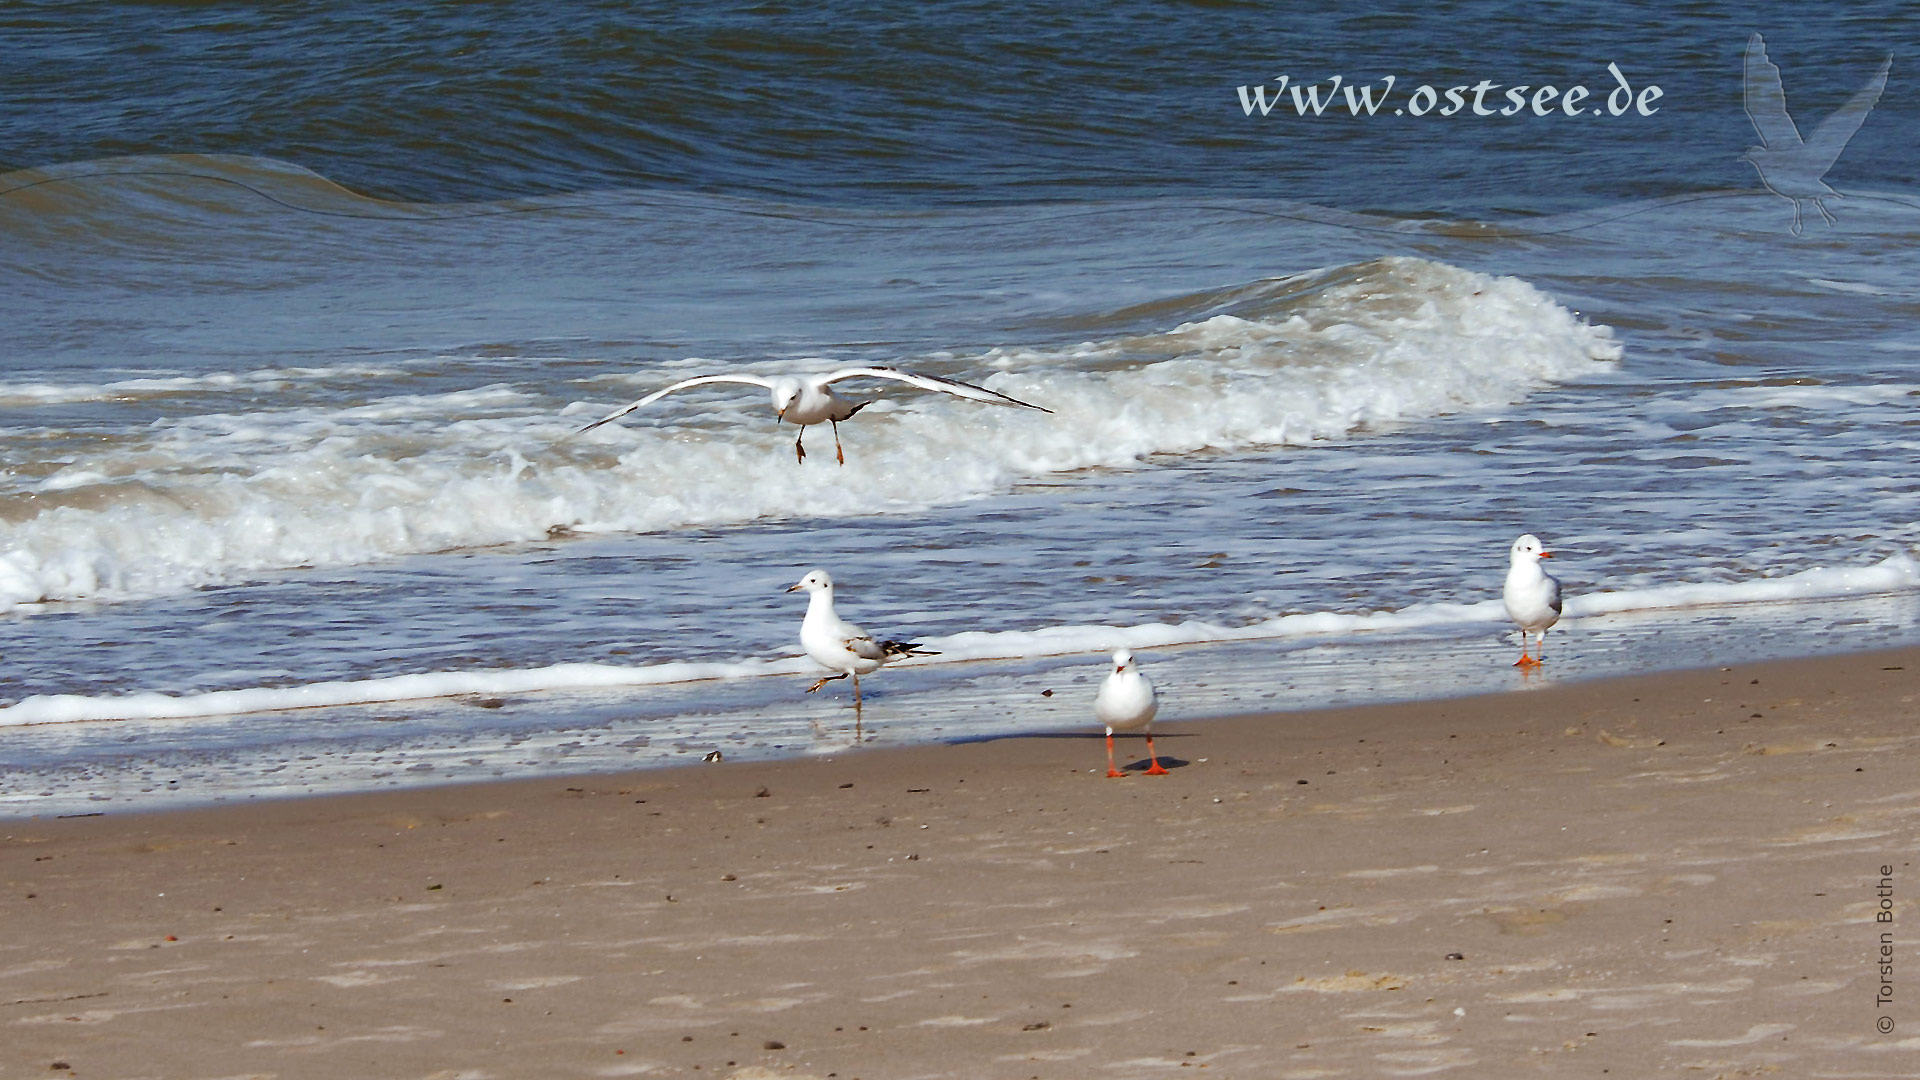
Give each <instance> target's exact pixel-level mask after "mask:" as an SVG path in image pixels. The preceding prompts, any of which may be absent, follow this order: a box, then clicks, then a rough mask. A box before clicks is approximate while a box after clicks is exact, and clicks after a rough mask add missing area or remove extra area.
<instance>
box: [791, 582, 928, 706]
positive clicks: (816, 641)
mask: <svg viewBox="0 0 1920 1080" xmlns="http://www.w3.org/2000/svg"><path fill="white" fill-rule="evenodd" d="M801 589H805V590H806V591H807V592H808V593H809V594H810V595H809V597H808V599H807V617H806V618H805V619H803V620H801V622H800V647H801V648H803V649H805V650H806V651H807V655H808V656H811V657H813V660H814V663H817V664H819V665H820V666H821V667H823V668H826V669H827V670H829V671H837V672H839V674H838V675H828V676H826V677H824V678H822V679H820V680H819V681H818V682H816V683H814V684H813V685H812V686H809V687H807V693H809V694H811V693H813V692H814V691H815V690H818V689H820V688H821V687H823V686H825V685H827V684H828V683H830V682H832V681H834V680H835V679H845V678H848V677H851V678H852V679H853V707H854V709H855V710H858V709H859V708H860V676H862V675H871V674H873V673H874V672H875V671H878V670H880V666H881V665H882V664H886V663H890V662H892V661H894V660H898V659H900V658H901V657H903V656H938V655H940V654H939V653H936V652H932V651H931V650H928V649H923V648H921V647H920V645H919V644H918V643H917V642H911V641H875V640H873V635H871V634H869V633H867V632H866V631H865V630H862V629H860V628H859V627H857V626H855V625H853V624H852V623H850V622H848V621H847V620H845V619H843V618H841V617H840V613H839V612H837V611H835V610H834V609H833V579H832V578H830V577H828V576H827V572H826V571H825V570H810V571H808V572H807V576H806V577H803V578H801V579H800V580H799V581H797V582H795V583H794V584H792V585H790V586H788V587H787V591H788V592H798V591H799V590H801Z"/></svg>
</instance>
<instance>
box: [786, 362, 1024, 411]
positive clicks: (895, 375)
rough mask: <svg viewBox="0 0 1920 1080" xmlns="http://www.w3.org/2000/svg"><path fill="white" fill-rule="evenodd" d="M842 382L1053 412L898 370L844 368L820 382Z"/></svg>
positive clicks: (967, 385)
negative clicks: (902, 386)
mask: <svg viewBox="0 0 1920 1080" xmlns="http://www.w3.org/2000/svg"><path fill="white" fill-rule="evenodd" d="M842 379H892V380H893V381H894V382H903V383H906V384H907V385H908V386H917V387H919V388H920V389H922V390H936V391H939V392H940V393H942V394H952V395H953V396H954V397H963V398H966V399H967V400H968V401H984V402H986V403H987V404H989V405H1012V406H1017V407H1019V408H1022V409H1038V410H1039V411H1041V412H1043V413H1051V412H1052V411H1053V410H1052V409H1042V408H1040V406H1038V405H1035V404H1033V403H1032V402H1027V401H1021V400H1020V399H1019V398H1010V397H1008V396H1007V395H1005V394H1001V393H996V392H994V391H992V390H989V389H987V388H986V387H984V386H975V385H973V384H972V383H963V382H956V381H954V380H953V379H943V378H941V377H940V376H938V375H922V374H920V373H918V372H913V371H901V370H900V369H899V368H890V367H863V368H843V369H841V370H839V371H836V372H834V373H833V374H831V375H829V376H827V377H826V378H824V379H821V380H820V382H821V384H822V385H825V384H827V383H833V382H839V381H840V380H842Z"/></svg>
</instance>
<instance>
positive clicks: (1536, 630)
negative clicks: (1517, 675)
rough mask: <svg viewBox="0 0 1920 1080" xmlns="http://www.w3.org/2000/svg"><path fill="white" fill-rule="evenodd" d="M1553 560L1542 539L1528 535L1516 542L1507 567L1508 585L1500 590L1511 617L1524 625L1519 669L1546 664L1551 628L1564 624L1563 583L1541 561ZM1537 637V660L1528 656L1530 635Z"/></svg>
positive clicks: (1521, 626) (1521, 632)
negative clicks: (1561, 595) (1562, 605)
mask: <svg viewBox="0 0 1920 1080" xmlns="http://www.w3.org/2000/svg"><path fill="white" fill-rule="evenodd" d="M1551 558H1553V552H1551V551H1547V550H1545V549H1544V548H1542V547H1541V546H1540V538H1539V537H1537V536H1535V535H1533V534H1532V533H1527V534H1525V535H1523V536H1521V537H1520V539H1518V540H1515V541H1514V542H1513V552H1512V555H1511V558H1510V561H1509V562H1508V565H1507V583H1506V586H1505V587H1504V588H1502V589H1501V590H1500V598H1501V599H1502V600H1504V601H1505V602H1506V605H1507V616H1508V618H1511V619H1512V620H1513V621H1514V622H1516V623H1519V624H1520V659H1518V660H1515V661H1514V662H1513V666H1514V667H1517V668H1530V667H1534V666H1536V665H1538V664H1541V663H1543V662H1544V661H1545V660H1546V650H1547V628H1548V627H1550V626H1552V625H1553V624H1554V623H1557V622H1559V621H1560V581H1559V579H1558V578H1555V577H1554V576H1553V575H1552V574H1549V573H1547V572H1546V570H1544V569H1542V568H1541V566H1540V560H1541V559H1551ZM1528 634H1533V635H1536V636H1537V637H1538V639H1539V648H1538V649H1537V650H1536V652H1537V653H1538V654H1539V655H1538V656H1537V657H1536V656H1529V655H1527V635H1528Z"/></svg>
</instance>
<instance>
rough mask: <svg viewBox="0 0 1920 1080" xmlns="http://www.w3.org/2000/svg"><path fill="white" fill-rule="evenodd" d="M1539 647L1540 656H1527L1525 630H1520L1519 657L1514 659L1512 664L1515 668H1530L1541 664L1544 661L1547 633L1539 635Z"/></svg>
mask: <svg viewBox="0 0 1920 1080" xmlns="http://www.w3.org/2000/svg"><path fill="white" fill-rule="evenodd" d="M1539 648H1540V652H1541V654H1542V655H1541V656H1540V657H1538V658H1536V657H1533V656H1529V655H1528V654H1527V632H1526V631H1525V630H1522V631H1520V659H1518V660H1515V661H1514V662H1513V666H1514V667H1517V668H1531V667H1539V666H1540V665H1541V664H1544V663H1546V662H1547V661H1546V657H1545V653H1546V651H1547V635H1545V634H1541V635H1540V645H1539Z"/></svg>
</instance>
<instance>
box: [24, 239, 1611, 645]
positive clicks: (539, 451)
mask: <svg viewBox="0 0 1920 1080" xmlns="http://www.w3.org/2000/svg"><path fill="white" fill-rule="evenodd" d="M1324 277H1325V279H1327V280H1330V281H1331V283H1330V284H1328V285H1326V287H1324V288H1321V289H1320V290H1319V291H1318V292H1315V293H1313V294H1311V295H1308V296H1305V297H1292V298H1283V299H1279V300H1273V301H1271V302H1270V303H1269V304H1268V307H1269V308H1271V309H1273V310H1270V311H1268V310H1262V311H1253V312H1252V313H1251V314H1245V315H1243V314H1215V313H1212V312H1215V311H1218V310H1219V307H1220V305H1217V304H1215V305H1211V306H1204V305H1203V306H1201V308H1200V310H1198V311H1196V312H1195V313H1194V314H1196V315H1204V316H1206V317H1199V318H1196V319H1195V320H1194V321H1191V322H1187V323H1184V324H1181V325H1178V326H1176V327H1174V328H1173V329H1171V330H1168V331H1165V332H1157V333H1152V334H1145V335H1123V336H1118V337H1112V338H1107V339H1103V340H1098V341H1089V342H1086V343H1083V344H1079V345H1075V346H1070V347H1065V348H1033V347H1005V348H1000V349H995V350H993V351H991V352H990V353H988V354H986V355H984V356H973V357H958V358H953V357H938V356H936V357H927V358H920V359H924V360H926V361H927V363H928V364H930V365H934V366H936V367H939V368H940V370H941V371H942V373H948V374H955V375H958V376H960V377H963V378H975V379H978V378H980V376H979V374H978V372H979V370H980V369H981V368H983V367H984V368H989V369H991V368H999V369H1002V370H1000V371H997V372H994V373H993V374H991V375H989V376H987V377H986V380H985V381H986V382H987V383H988V384H989V385H991V386H993V387H994V388H995V389H998V390H1000V391H1002V392H1005V393H1009V394H1012V395H1014V396H1017V397H1020V398H1023V399H1025V400H1030V401H1035V402H1040V403H1043V404H1045V405H1046V406H1048V407H1049V408H1051V409H1052V410H1053V411H1054V414H1053V415H1051V416H1047V415H1043V414H1040V413H1033V412H1029V411H1027V410H1011V409H993V408H983V407H980V406H976V405H973V404H970V403H964V402H955V401H952V400H949V399H945V398H937V399H936V398H933V397H931V396H928V395H920V396H917V397H916V396H914V395H913V394H911V392H908V393H903V394H899V395H898V396H897V397H895V398H893V399H892V400H883V401H880V402H878V403H876V404H875V405H874V406H873V407H872V408H870V409H868V410H867V411H866V412H864V413H863V414H862V415H861V416H860V417H859V418H858V419H857V420H856V421H855V422H853V423H852V424H849V425H846V426H845V428H844V430H843V431H842V437H843V438H844V440H845V441H846V442H847V444H848V446H847V454H848V461H847V464H846V466H845V467H844V468H841V467H837V466H834V465H832V464H831V463H830V462H828V461H825V460H823V459H824V458H825V457H826V455H824V454H821V453H818V452H817V451H816V455H815V457H814V458H812V459H811V460H809V462H808V463H807V464H806V465H805V466H798V465H796V464H795V463H794V461H793V457H792V454H791V451H790V450H789V449H788V448H787V443H788V442H789V440H790V439H791V438H792V436H793V434H794V430H793V429H792V428H790V427H781V426H778V425H776V424H775V423H773V422H772V419H771V417H769V416H767V415H766V412H765V408H764V395H763V394H758V393H752V392H745V391H743V390H742V388H739V387H719V388H713V389H712V390H711V392H708V391H705V390H696V391H690V392H686V393H683V394H678V395H675V396H674V397H673V398H670V399H668V400H666V401H663V402H661V403H660V404H659V405H657V406H654V407H650V408H649V410H647V411H646V414H645V415H642V414H635V415H633V416H631V417H629V418H627V420H625V421H623V422H622V423H621V424H620V425H609V426H607V427H604V428H600V429H596V430H595V431H594V432H592V433H591V434H589V435H586V436H582V437H580V438H578V439H571V440H568V439H564V436H566V435H567V434H568V432H569V431H570V430H571V429H572V428H574V427H577V426H578V419H579V417H580V416H581V415H591V414H594V413H598V412H600V411H602V410H603V409H605V408H606V407H607V405H608V404H609V403H608V402H604V401H594V402H591V403H586V402H581V403H576V404H575V405H574V406H573V407H572V408H570V409H567V410H560V409H556V408H553V407H552V406H551V405H550V404H549V403H547V402H546V401H545V400H542V399H540V398H539V397H537V396H535V395H531V394H529V393H527V392H525V391H523V390H521V389H518V388H516V387H513V386H508V385H504V384H497V385H493V386H483V387H479V388H476V389H472V390H467V391H462V392H458V393H442V394H392V395H389V396H385V397H377V398H375V399H373V400H361V401H357V402H353V403H351V404H347V403H343V404H341V405H340V406H338V407H331V408H330V407H323V406H304V407H298V408H282V409H278V410H274V411H268V412H255V413H222V414H200V415H189V416H183V417H178V418H169V419H164V420H161V421H158V422H156V423H154V424H152V425H151V426H150V427H140V428H136V429H133V430H130V431H126V432H122V433H121V434H120V435H118V436H116V437H115V438H114V439H113V440H112V441H110V442H108V443H106V444H104V445H102V446H100V447H99V448H98V449H97V450H90V451H89V453H88V455H87V456H86V457H85V458H84V459H75V460H71V461H68V462H66V463H65V465H64V467H63V468H57V469H54V470H52V471H50V472H49V471H48V470H47V467H46V466H47V463H46V462H21V463H16V464H15V467H14V473H13V475H12V476H11V478H10V479H11V482H10V483H5V484H4V487H5V488H10V489H11V490H10V491H6V490H0V611H4V610H7V609H11V608H14V607H17V606H19V605H22V604H32V603H36V602H43V601H62V600H73V599H95V600H115V599H123V598H130V597H140V596H151V595H159V594H165V593H168V592H172V591H178V590H181V589H185V588H191V587H194V586H198V585H204V584H209V583H220V582H224V581H231V580H234V579H235V578H237V577H239V576H241V575H246V574H251V573H257V572H259V571H261V570H268V569H274V568H280V567H290V566H303V565H316V566H319V565H332V566H338V565H355V564H363V563H368V562H372V561H377V560H380V559H383V558H388V557H392V556H397V555H405V554H411V553H419V552H431V551H442V550H448V549H454V548H462V547H475V546H483V545H491V544H501V543H512V542H518V541H530V540H537V539H540V538H543V537H545V536H547V535H548V534H549V533H550V532H551V531H552V530H554V529H557V528H563V529H574V530H577V531H602V532H627V531H642V532H644V531H656V530H663V529H672V528H677V527H684V526H705V525H715V524H729V523H738V522H745V521H751V520H754V519H759V518H783V517H795V516H808V517H816V516H860V515H869V514H879V513H888V512H894V511H900V510H918V509H924V508H926V507H929V506H935V505H940V504H943V503H951V502H955V501H958V500H963V499H968V498H974V497H978V496H981V495H986V494H991V493H994V492H999V491H1004V490H1007V489H1009V488H1010V487H1012V486H1013V485H1015V484H1018V483H1020V482H1022V481H1026V480H1032V479H1036V478H1040V477H1044V476H1047V475H1049V474H1057V473H1062V472H1070V471H1074V470H1082V469H1088V468H1094V467H1109V468H1129V467H1136V466H1137V465H1138V464H1139V463H1140V461H1141V460H1142V459H1144V458H1147V457H1149V456H1150V455H1169V454H1184V453H1190V452H1195V451H1199V450H1203V449H1229V450H1230V449H1237V448H1247V447H1256V446H1271V445H1279V444H1286V443H1307V442H1311V441H1313V440H1316V439H1324V438H1333V437H1342V436H1349V435H1352V434H1354V433H1356V432H1360V431H1364V430H1366V429H1369V428H1377V427H1380V426H1382V425H1389V424H1393V423H1396V422H1404V421H1410V420H1419V419H1426V418H1431V417H1436V416H1442V415H1446V414H1449V413H1455V412H1460V411H1464V410H1472V409H1480V408H1489V407H1496V406H1501V405H1507V404H1511V403H1514V402H1517V401H1520V400H1522V399H1524V398H1525V397H1527V396H1528V395H1529V394H1530V393H1533V392H1535V391H1538V390H1539V389H1541V388H1543V387H1545V386H1548V385H1550V384H1552V383H1554V382H1556V381H1563V380H1569V379H1577V378H1581V377H1584V376H1588V375H1591V374H1592V373H1594V372H1596V371H1600V370H1605V369H1606V368H1607V366H1608V365H1610V364H1611V362H1612V361H1614V360H1616V359H1617V358H1618V357H1619V355H1620V347H1619V346H1618V345H1617V344H1616V343H1615V342H1614V341H1613V339H1612V336H1611V333H1610V332H1609V331H1608V330H1607V329H1606V328H1605V327H1596V326H1592V325H1589V324H1587V323H1585V322H1584V321H1582V320H1581V319H1580V318H1579V317H1578V316H1576V315H1574V314H1573V313H1572V312H1570V311H1568V310H1567V309H1566V308H1564V307H1561V306H1560V305H1558V304H1556V303H1554V301H1553V300H1552V299H1550V298H1549V297H1547V296H1546V295H1545V294H1543V293H1541V292H1539V291H1538V290H1536V289H1535V288H1533V287H1532V286H1531V285H1528V284H1527V283H1526V282H1524V281H1521V280H1518V279H1516V278H1495V277H1490V276H1487V275H1484V274H1479V273H1474V272H1471V271H1467V270H1462V269H1459V268H1456V267H1452V266H1448V265H1445V264H1441V263H1434V262H1428V261H1424V260H1419V259H1410V258H1391V259H1383V260H1379V261H1376V262H1373V263H1367V264H1362V265H1359V266H1355V267H1349V268H1346V269H1344V270H1342V271H1338V272H1333V273H1330V274H1327V275H1325V276H1324ZM1239 310H1242V311H1246V310H1248V309H1247V308H1246V306H1245V305H1242V307H1241V308H1240V309H1239ZM906 359H908V360H912V359H913V358H906ZM824 363H825V362H823V364H824ZM915 366H921V365H919V364H918V362H917V361H916V362H915ZM290 370H291V369H290ZM285 374H286V373H285V372H256V373H254V375H257V376H260V377H262V378H268V377H273V378H277V377H280V376H282V375H285ZM251 377H252V376H249V378H251ZM199 378H201V380H202V381H205V379H207V378H213V377H199ZM162 382H165V380H162ZM105 388H106V387H104V386H103V387H97V388H94V389H95V390H99V389H105ZM70 389H72V390H73V392H75V393H78V392H80V391H81V390H83V389H85V388H70ZM149 389H152V388H151V387H150V388H149ZM14 391H15V392H16V393H18V394H29V390H28V389H27V388H22V387H16V388H14ZM44 393H47V394H52V393H53V391H51V390H48V391H44ZM896 402H897V403H896ZM831 437H832V436H831V433H829V432H826V431H824V430H822V431H816V432H814V433H813V435H812V438H813V439H814V440H815V442H816V446H817V447H818V446H820V445H821V444H822V443H823V442H824V441H825V440H828V439H831ZM56 464H58V463H56ZM8 479H9V478H8V477H7V476H6V475H4V474H0V482H3V481H6V480H8Z"/></svg>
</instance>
